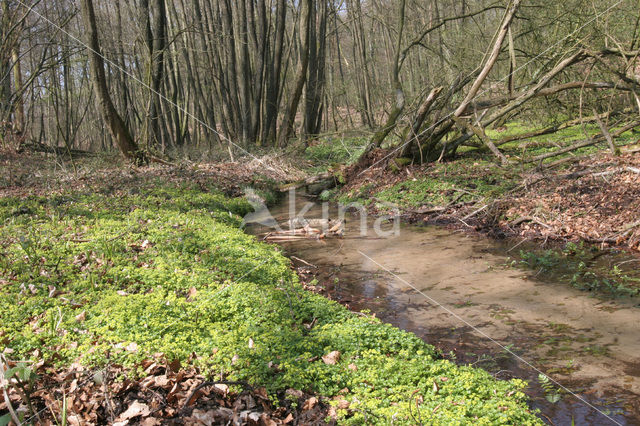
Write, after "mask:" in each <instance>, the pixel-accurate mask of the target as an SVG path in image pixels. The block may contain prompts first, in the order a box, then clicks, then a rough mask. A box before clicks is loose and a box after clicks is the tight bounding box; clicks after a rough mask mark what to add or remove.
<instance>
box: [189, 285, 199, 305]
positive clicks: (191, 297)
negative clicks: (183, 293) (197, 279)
mask: <svg viewBox="0 0 640 426" xmlns="http://www.w3.org/2000/svg"><path fill="white" fill-rule="evenodd" d="M197 295H198V289H197V288H195V287H191V288H190V289H189V292H188V293H187V302H193V300H194V299H195V298H196V296H197Z"/></svg>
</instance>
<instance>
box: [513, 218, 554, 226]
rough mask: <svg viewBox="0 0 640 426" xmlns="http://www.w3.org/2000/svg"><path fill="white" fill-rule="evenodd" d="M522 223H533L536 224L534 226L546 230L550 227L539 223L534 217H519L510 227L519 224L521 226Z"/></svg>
mask: <svg viewBox="0 0 640 426" xmlns="http://www.w3.org/2000/svg"><path fill="white" fill-rule="evenodd" d="M524 222H533V223H536V224H538V225H540V226H543V227H545V228H547V229H551V226H549V225H547V224H546V223H543V222H540V221H539V220H538V219H536V218H535V217H532V216H524V217H521V218H519V219H516V220H514V221H513V223H512V225H513V226H518V225H520V224H522V223H524Z"/></svg>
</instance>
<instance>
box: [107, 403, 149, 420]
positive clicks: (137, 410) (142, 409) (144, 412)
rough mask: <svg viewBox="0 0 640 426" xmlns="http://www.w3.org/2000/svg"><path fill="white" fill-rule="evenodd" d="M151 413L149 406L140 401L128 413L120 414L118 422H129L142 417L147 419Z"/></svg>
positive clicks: (132, 405)
mask: <svg viewBox="0 0 640 426" xmlns="http://www.w3.org/2000/svg"><path fill="white" fill-rule="evenodd" d="M150 413H151V409H150V408H149V406H148V405H147V404H144V403H142V402H139V401H134V402H133V403H132V404H131V405H130V406H129V408H127V411H125V412H124V413H122V414H120V415H119V416H118V418H116V422H125V421H127V420H130V419H133V418H134V417H138V416H142V417H147V416H148V415H149V414H150Z"/></svg>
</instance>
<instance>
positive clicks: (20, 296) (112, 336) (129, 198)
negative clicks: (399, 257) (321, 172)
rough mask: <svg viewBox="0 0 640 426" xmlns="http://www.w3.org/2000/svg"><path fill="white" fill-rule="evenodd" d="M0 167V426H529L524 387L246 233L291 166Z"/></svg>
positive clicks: (26, 159)
mask: <svg viewBox="0 0 640 426" xmlns="http://www.w3.org/2000/svg"><path fill="white" fill-rule="evenodd" d="M0 158H2V162H3V164H2V166H3V168H2V173H1V174H0V223H1V224H2V226H1V227H0V343H1V344H2V347H3V348H2V357H1V359H2V363H3V364H6V367H10V368H9V369H5V367H2V370H3V373H4V376H5V378H4V379H3V380H2V381H1V382H0V385H1V387H2V388H3V389H5V390H7V396H5V395H2V396H0V418H1V419H2V420H3V421H5V420H8V418H9V417H10V415H11V414H10V413H8V411H9V408H10V407H12V408H13V409H14V410H15V411H16V416H18V417H19V418H20V419H22V423H23V424H29V423H39V424H65V422H66V424H72V425H73V424H104V423H110V424H118V425H126V424H134V423H135V424H138V423H139V424H145V425H157V424H219V423H228V422H234V423H241V424H265V425H274V424H289V423H294V424H319V423H326V422H329V423H332V422H336V421H337V422H340V423H341V424H362V423H366V422H372V421H373V422H376V423H377V422H383V423H387V422H390V421H392V419H393V422H394V423H396V424H414V423H416V419H430V420H429V421H432V422H436V423H441V424H448V423H451V422H472V421H473V422H475V423H481V424H482V423H485V424H507V423H509V424H515V423H517V424H538V423H540V420H539V419H538V418H537V417H536V416H535V414H534V413H532V412H531V410H530V409H529V408H528V406H527V398H526V396H525V395H524V393H523V392H522V391H523V389H524V387H525V386H526V384H525V383H524V382H523V381H521V380H517V379H514V380H508V381H503V380H497V379H495V378H494V377H492V376H491V375H490V374H489V373H487V372H486V371H484V370H481V369H479V368H472V367H468V366H457V365H455V364H454V363H452V362H450V361H448V360H445V359H443V358H442V357H441V355H440V354H439V353H438V352H437V350H436V349H435V348H434V347H433V346H431V345H429V344H427V343H425V342H423V341H422V340H420V339H419V338H417V337H416V336H415V335H413V334H411V333H407V332H404V331H401V330H399V329H397V328H395V327H392V326H390V325H386V324H383V323H381V322H380V321H379V320H378V319H376V318H375V317H373V316H371V315H369V314H366V313H353V312H350V311H348V310H347V309H346V308H344V307H342V306H341V305H339V304H337V303H335V302H332V301H330V300H329V299H327V298H325V297H322V296H321V295H318V294H315V293H313V292H311V291H307V290H306V288H307V286H306V285H305V284H303V283H302V282H301V281H300V280H299V278H298V276H297V275H296V273H295V270H294V269H293V268H292V266H291V263H290V261H289V260H288V259H286V258H285V257H284V256H283V255H282V254H281V253H280V252H279V250H278V248H277V247H276V246H273V245H268V244H265V243H262V242H259V241H257V240H256V239H255V237H252V236H249V235H247V234H245V233H244V232H243V231H242V230H241V225H242V217H243V215H245V214H247V213H249V212H250V211H251V210H252V209H251V206H250V205H249V203H248V202H247V200H246V199H245V198H244V197H243V196H244V192H245V191H244V188H245V187H246V186H251V187H253V188H255V189H257V190H258V191H260V192H263V193H264V197H265V198H268V196H269V194H270V190H271V189H272V188H273V187H274V185H275V184H276V183H278V182H280V181H281V180H283V179H284V177H285V176H286V178H287V179H291V178H292V177H295V173H297V172H296V171H295V170H293V169H291V170H289V169H288V166H286V164H285V165H283V164H282V163H281V162H277V161H273V162H272V163H271V160H270V159H269V158H261V159H260V160H257V161H256V164H253V162H252V163H250V164H249V165H247V164H243V165H239V164H210V165H207V164H199V165H196V164H186V165H184V166H181V167H165V166H153V167H145V168H129V167H116V166H114V165H113V164H105V163H104V162H103V160H86V161H85V160H83V161H77V162H76V164H75V167H74V166H72V165H71V164H69V163H68V162H67V163H56V162H55V161H53V160H52V159H51V158H44V157H41V156H38V155H34V156H27V155H24V154H22V155H21V156H12V154H7V155H3V156H2V157H0ZM252 164H253V165H252ZM265 164H268V165H269V167H266V166H265ZM372 419H375V420H372Z"/></svg>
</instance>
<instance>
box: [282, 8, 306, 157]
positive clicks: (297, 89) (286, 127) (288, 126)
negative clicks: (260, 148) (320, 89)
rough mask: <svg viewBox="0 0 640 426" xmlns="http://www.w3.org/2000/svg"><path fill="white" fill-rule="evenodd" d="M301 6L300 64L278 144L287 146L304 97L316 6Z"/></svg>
mask: <svg viewBox="0 0 640 426" xmlns="http://www.w3.org/2000/svg"><path fill="white" fill-rule="evenodd" d="M301 7H302V9H303V10H302V22H301V25H300V32H301V33H302V34H301V35H302V45H301V52H300V64H299V66H298V72H297V75H296V83H295V86H294V89H293V93H292V94H291V100H290V103H289V107H288V108H287V111H286V112H285V116H284V119H283V120H282V124H281V125H280V135H279V136H278V144H279V145H280V146H285V145H286V144H287V140H288V139H289V136H290V135H291V131H292V130H293V123H294V121H295V118H296V113H297V112H298V104H299V103H300V98H301V97H302V89H303V88H304V84H305V82H306V81H307V68H308V66H309V30H310V28H309V27H310V25H311V15H312V12H311V8H313V7H315V6H314V1H313V0H304V1H303V2H302V3H301Z"/></svg>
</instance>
